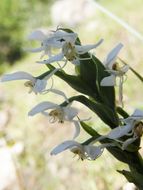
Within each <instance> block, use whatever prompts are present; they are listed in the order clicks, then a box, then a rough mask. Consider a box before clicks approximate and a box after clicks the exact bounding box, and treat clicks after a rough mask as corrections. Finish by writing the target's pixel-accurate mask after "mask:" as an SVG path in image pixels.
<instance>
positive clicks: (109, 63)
mask: <svg viewBox="0 0 143 190" xmlns="http://www.w3.org/2000/svg"><path fill="white" fill-rule="evenodd" d="M122 47H123V45H122V44H121V43H119V44H118V45H117V46H115V47H114V48H113V50H111V52H109V54H108V55H107V58H106V59H105V61H104V63H103V64H104V66H105V69H106V71H108V72H109V73H110V76H108V77H105V78H103V79H102V80H101V83H100V85H101V86H115V85H116V78H117V77H119V103H121V104H122V105H123V83H124V76H125V74H126V72H127V71H128V70H129V65H124V66H123V67H118V64H117V63H116V59H117V55H118V53H119V52H120V50H121V48H122Z"/></svg>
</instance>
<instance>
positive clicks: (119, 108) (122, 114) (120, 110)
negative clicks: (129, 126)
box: [116, 106, 129, 119]
mask: <svg viewBox="0 0 143 190" xmlns="http://www.w3.org/2000/svg"><path fill="white" fill-rule="evenodd" d="M116 110H117V112H118V113H119V114H120V115H121V116H122V117H123V118H124V119H126V118H128V117H129V114H128V113H127V112H126V111H125V110H124V109H123V108H121V107H119V106H118V107H117V108H116Z"/></svg>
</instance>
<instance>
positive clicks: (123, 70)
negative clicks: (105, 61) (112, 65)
mask: <svg viewBox="0 0 143 190" xmlns="http://www.w3.org/2000/svg"><path fill="white" fill-rule="evenodd" d="M129 68H130V67H129V65H125V66H123V67H122V68H121V71H122V72H123V73H126V72H127V71H128V70H129Z"/></svg>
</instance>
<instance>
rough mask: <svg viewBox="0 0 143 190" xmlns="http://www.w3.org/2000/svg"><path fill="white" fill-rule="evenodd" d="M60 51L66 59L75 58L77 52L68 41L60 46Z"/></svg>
mask: <svg viewBox="0 0 143 190" xmlns="http://www.w3.org/2000/svg"><path fill="white" fill-rule="evenodd" d="M62 52H63V54H64V56H65V57H66V58H67V60H68V61H73V60H74V59H76V56H77V53H76V49H75V46H73V45H72V44H71V43H70V42H66V43H64V45H63V47H62Z"/></svg>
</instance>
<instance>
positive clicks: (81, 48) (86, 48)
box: [75, 39, 103, 54]
mask: <svg viewBox="0 0 143 190" xmlns="http://www.w3.org/2000/svg"><path fill="white" fill-rule="evenodd" d="M102 42H103V39H101V40H100V41H99V42H98V43H96V44H93V45H83V46H80V45H75V48H76V51H77V53H78V54H84V53H86V52H88V51H90V50H91V49H94V48H97V47H98V46H99V45H100V44H101V43H102Z"/></svg>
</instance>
